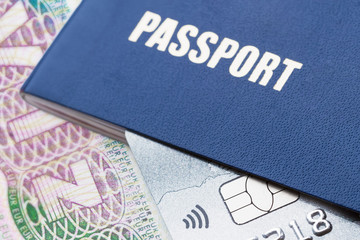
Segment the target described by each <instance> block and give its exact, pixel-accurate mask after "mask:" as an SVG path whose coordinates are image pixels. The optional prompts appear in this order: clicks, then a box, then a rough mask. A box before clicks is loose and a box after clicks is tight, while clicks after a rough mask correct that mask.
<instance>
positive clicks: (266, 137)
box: [22, 0, 360, 211]
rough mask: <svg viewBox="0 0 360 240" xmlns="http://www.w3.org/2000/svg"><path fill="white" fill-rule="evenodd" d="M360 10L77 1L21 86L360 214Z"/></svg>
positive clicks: (307, 2) (238, 0) (336, 5)
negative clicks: (68, 16) (70, 15)
mask: <svg viewBox="0 0 360 240" xmlns="http://www.w3.org/2000/svg"><path fill="white" fill-rule="evenodd" d="M359 8H360V5H359V3H358V1H352V0H349V1H326V2H322V1H320V2H319V1H312V0H304V1H295V0H288V1H275V0H271V1H265V0H259V1H250V0H229V1H219V0H209V1H201V0H192V1H183V0H151V1H149V0H146V1H145V0H131V1H130V0H128V1H118V0H103V1H100V2H99V1H95V0H85V1H84V2H83V3H82V5H81V6H80V8H79V9H78V10H77V12H76V13H75V14H74V16H73V17H72V19H71V20H70V22H69V23H68V24H67V25H66V26H65V28H64V30H63V31H62V32H61V33H60V35H59V36H58V38H57V39H56V40H55V43H54V44H53V46H52V47H51V48H50V49H49V50H48V52H47V53H46V55H45V57H44V58H43V59H42V60H41V62H40V64H39V65H38V66H37V67H36V69H35V70H34V71H33V73H32V75H31V76H30V78H29V79H28V80H27V82H26V83H25V85H24V86H23V88H22V94H23V95H24V96H25V98H26V96H29V95H32V96H36V97H38V98H41V99H44V100H46V101H50V102H54V103H57V104H59V105H60V106H64V107H66V108H70V109H73V110H76V111H79V112H81V113H84V114H87V115H90V116H92V117H95V118H97V119H101V120H105V121H106V122H108V123H112V124H115V125H117V126H121V127H124V128H126V129H129V130H131V131H134V132H137V133H140V134H142V135H145V136H148V137H150V138H153V139H157V140H159V141H161V142H164V143H167V144H170V145H173V146H176V147H178V148H180V149H183V150H186V151H189V152H192V153H195V154H198V155H201V156H204V157H206V158H208V159H213V160H215V161H218V162H221V163H224V164H226V165H228V166H232V167H235V168H237V169H241V170H244V171H246V172H250V173H252V174H255V175H258V176H261V177H264V178H266V179H270V180H272V181H275V182H277V183H280V184H283V185H286V186H288V187H291V188H294V189H297V190H299V191H302V192H305V193H308V194H310V195H314V196H317V197H319V198H322V199H325V200H328V201H331V202H333V203H336V204H338V205H341V206H345V207H347V208H350V209H353V210H356V211H360V201H359V199H360V178H359V173H360V161H359V155H360V118H359V110H360V100H359V93H360V79H359V78H360V75H359V73H360V70H359V69H360V68H359V63H360V54H359V50H360V48H359V47H360V44H359V36H360V15H359V14H358V13H359V10H360V9H359ZM94 16H98V17H96V18H95V19H94ZM59 114H61V111H60V113H59Z"/></svg>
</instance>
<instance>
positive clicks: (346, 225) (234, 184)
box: [126, 132, 360, 240]
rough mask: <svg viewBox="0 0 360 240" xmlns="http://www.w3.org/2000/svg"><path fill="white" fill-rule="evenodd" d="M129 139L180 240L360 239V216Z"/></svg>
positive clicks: (129, 136)
mask: <svg viewBox="0 0 360 240" xmlns="http://www.w3.org/2000/svg"><path fill="white" fill-rule="evenodd" d="M126 138H127V141H128V143H129V145H130V148H131V149H132V151H133V154H134V156H135V159H136V160H137V163H138V165H139V167H140V169H142V174H143V176H144V179H145V181H146V183H147V186H148V188H149V189H150V191H151V193H152V195H153V197H154V199H155V201H156V203H157V205H158V207H159V209H160V212H161V214H162V216H163V218H164V220H165V223H166V225H167V227H168V229H169V231H170V234H171V235H172V237H173V239H174V240H188V239H197V240H201V239H204V240H212V239H213V240H218V239H229V240H230V239H231V240H232V239H234V240H242V239H243V240H264V239H271V240H273V239H279V240H283V239H298V240H310V239H314V240H315V239H326V240H338V239H349V240H350V239H351V240H354V239H359V236H360V217H359V215H358V214H357V213H354V212H351V211H348V210H345V209H342V208H339V207H337V206H335V205H332V204H330V203H327V202H325V201H322V200H319V199H316V198H314V197H311V196H307V195H304V194H300V193H298V192H294V191H291V190H288V189H284V188H283V187H281V186H277V185H274V184H272V183H271V182H265V181H263V180H260V179H257V178H254V177H253V176H249V175H246V174H245V173H242V172H238V171H232V170H230V169H226V168H223V167H221V166H219V165H216V164H214V163H211V162H207V161H205V160H202V159H199V158H196V157H193V156H190V155H188V154H185V153H182V152H180V151H177V150H175V149H172V148H170V147H167V146H164V145H162V144H159V143H157V142H154V141H151V140H149V139H147V138H144V137H141V136H139V135H136V134H134V133H131V132H126Z"/></svg>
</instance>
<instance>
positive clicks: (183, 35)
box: [128, 11, 303, 91]
mask: <svg viewBox="0 0 360 240" xmlns="http://www.w3.org/2000/svg"><path fill="white" fill-rule="evenodd" d="M178 24H179V22H178V21H176V20H174V19H171V18H166V19H165V20H164V21H163V22H162V21H161V16H160V15H159V14H156V13H153V12H150V11H147V12H145V14H144V15H143V16H142V18H141V19H140V21H139V22H138V24H137V25H136V27H135V28H134V30H133V31H132V33H131V34H130V36H129V38H128V40H129V41H131V42H137V41H138V39H139V38H140V36H141V35H142V34H143V33H151V35H150V36H149V38H148V40H147V41H146V42H145V46H147V47H150V48H152V47H154V46H156V45H157V50H159V51H162V52H164V51H166V50H168V52H169V53H170V54H171V55H172V56H175V57H183V56H185V55H188V58H189V60H190V61H191V62H193V63H196V64H203V63H205V62H206V61H208V62H207V66H208V67H209V68H215V67H216V66H217V65H218V64H219V62H221V61H222V60H223V59H233V60H232V63H231V65H230V67H229V73H230V75H231V76H233V77H236V78H243V77H246V76H248V80H249V82H253V83H259V85H261V86H267V85H268V83H269V82H270V81H271V80H272V77H273V74H274V72H275V70H276V69H277V68H278V67H279V66H280V63H282V64H283V65H285V68H284V69H283V71H282V73H281V75H280V77H279V78H278V79H277V80H276V82H274V85H273V89H274V90H276V91H281V90H282V89H283V87H284V85H285V84H286V82H287V81H288V80H289V78H290V77H291V75H292V74H293V73H294V71H295V70H296V69H297V70H300V69H301V68H302V66H303V64H302V63H300V62H297V61H294V60H291V59H288V58H285V59H284V60H283V61H281V57H280V56H278V55H276V54H274V53H271V52H267V51H266V52H265V53H264V54H262V56H261V57H260V51H259V49H258V48H257V47H255V46H250V45H247V46H243V47H240V45H239V42H238V41H236V40H233V39H230V38H227V37H224V38H223V39H222V40H221V41H220V44H219V45H218V46H217V48H216V50H215V51H214V52H213V53H212V52H211V49H210V44H211V45H216V44H218V42H219V36H218V35H217V34H216V33H214V32H210V31H207V32H203V33H201V34H199V29H198V28H197V27H195V26H193V25H184V26H181V27H180V28H179V30H178V31H177V32H176V29H177V27H178ZM175 33H176V38H177V41H178V43H176V42H171V39H172V37H173V36H174V34H175ZM189 38H194V39H196V45H197V46H196V49H197V50H196V49H193V48H192V47H191V43H190V40H189ZM259 57H260V58H259ZM252 69H253V70H252ZM251 70H252V72H251ZM250 72H251V73H250Z"/></svg>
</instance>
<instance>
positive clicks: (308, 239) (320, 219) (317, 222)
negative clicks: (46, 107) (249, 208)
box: [248, 209, 332, 240]
mask: <svg viewBox="0 0 360 240" xmlns="http://www.w3.org/2000/svg"><path fill="white" fill-rule="evenodd" d="M306 220H307V221H308V223H309V224H310V225H312V231H313V233H314V234H315V235H316V236H318V237H321V236H324V235H325V234H327V233H329V232H331V230H332V225H331V223H330V222H329V221H328V220H327V219H326V213H325V211H324V210H322V209H316V210H314V211H312V212H310V213H308V215H307V216H306ZM289 226H290V228H291V229H292V230H293V231H294V234H295V236H296V239H298V240H312V239H313V237H312V236H304V234H303V233H302V232H301V229H300V227H299V225H298V224H297V222H296V221H295V220H293V221H291V222H290V223H289ZM262 236H263V238H264V239H268V238H269V237H276V238H272V239H276V240H284V239H285V233H284V231H283V230H282V229H281V228H273V229H271V230H269V231H267V232H266V233H264V234H262ZM248 240H260V239H259V238H258V237H253V238H251V239H248Z"/></svg>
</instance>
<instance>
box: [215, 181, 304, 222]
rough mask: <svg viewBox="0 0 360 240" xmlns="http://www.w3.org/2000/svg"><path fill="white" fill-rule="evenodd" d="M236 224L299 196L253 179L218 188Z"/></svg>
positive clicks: (226, 184) (225, 184) (283, 204)
mask: <svg viewBox="0 0 360 240" xmlns="http://www.w3.org/2000/svg"><path fill="white" fill-rule="evenodd" d="M220 195H221V197H222V198H223V200H224V202H225V205H226V207H227V209H228V211H229V212H230V215H231V217H232V219H233V221H234V222H235V223H236V224H245V223H247V222H250V221H252V220H254V219H256V218H258V217H261V216H263V215H266V214H268V213H270V212H272V211H274V210H276V209H279V208H281V207H283V206H286V205H288V204H290V203H293V202H295V201H296V200H298V199H299V194H298V193H296V192H293V191H290V190H287V189H284V188H282V187H279V186H277V185H274V184H272V183H269V182H265V181H262V180H259V179H256V178H254V177H250V176H243V177H240V178H236V179H234V180H231V181H229V182H227V183H224V184H223V185H222V186H221V187H220Z"/></svg>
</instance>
